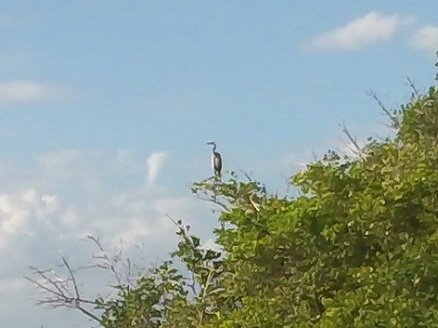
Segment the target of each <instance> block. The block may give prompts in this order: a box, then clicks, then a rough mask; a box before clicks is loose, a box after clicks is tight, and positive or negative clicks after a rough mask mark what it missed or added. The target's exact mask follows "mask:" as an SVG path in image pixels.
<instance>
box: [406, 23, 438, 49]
mask: <svg viewBox="0 0 438 328" xmlns="http://www.w3.org/2000/svg"><path fill="white" fill-rule="evenodd" d="M411 42H412V44H413V45H414V46H415V47H417V48H419V49H422V50H426V51H428V52H430V53H431V54H435V53H436V52H437V51H438V26H433V25H427V26H424V27H422V28H420V29H418V30H417V31H416V32H415V33H414V34H413V36H412V38H411Z"/></svg>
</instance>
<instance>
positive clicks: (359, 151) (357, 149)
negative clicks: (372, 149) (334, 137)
mask: <svg viewBox="0 0 438 328" xmlns="http://www.w3.org/2000/svg"><path fill="white" fill-rule="evenodd" d="M341 128H342V132H344V134H345V135H346V136H347V138H348V140H349V141H350V143H351V144H352V145H353V147H354V148H355V153H356V154H357V155H358V156H359V157H363V150H362V148H361V147H360V146H359V144H358V143H357V140H356V138H353V136H352V135H351V133H350V132H349V131H348V129H347V127H346V126H345V123H342V125H341Z"/></svg>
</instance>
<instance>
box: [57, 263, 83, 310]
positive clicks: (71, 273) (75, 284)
mask: <svg viewBox="0 0 438 328" xmlns="http://www.w3.org/2000/svg"><path fill="white" fill-rule="evenodd" d="M62 262H64V265H65V267H66V268H67V270H68V272H69V273H70V277H71V281H72V282H73V288H74V289H75V294H76V300H79V299H80V298H81V296H80V295H79V289H78V285H77V283H76V279H75V276H74V274H73V271H72V270H71V268H70V265H69V264H68V262H67V260H66V259H65V258H64V256H63V257H62ZM78 306H79V304H78Z"/></svg>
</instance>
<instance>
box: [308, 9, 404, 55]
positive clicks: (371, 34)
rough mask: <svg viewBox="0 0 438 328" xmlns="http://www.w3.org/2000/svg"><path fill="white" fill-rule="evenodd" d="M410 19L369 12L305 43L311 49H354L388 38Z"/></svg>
mask: <svg viewBox="0 0 438 328" xmlns="http://www.w3.org/2000/svg"><path fill="white" fill-rule="evenodd" d="M409 22H410V19H408V18H404V17H401V16H399V15H398V14H393V15H384V14H381V13H378V12H370V13H368V14H366V15H364V16H362V17H359V18H356V19H354V20H353V21H351V22H349V23H347V24H346V25H344V26H340V27H338V28H336V29H333V30H331V31H328V32H326V33H324V34H322V35H320V36H317V37H316V38H314V39H313V40H312V41H310V42H309V43H308V45H307V48H309V49H312V50H332V49H343V50H356V49H360V48H363V47H365V46H367V45H369V44H373V43H376V42H379V41H385V40H389V39H390V38H391V37H393V36H394V35H395V34H396V33H397V32H398V31H399V30H400V29H401V28H402V27H403V26H405V25H407V24H408V23H409Z"/></svg>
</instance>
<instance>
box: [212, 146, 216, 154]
mask: <svg viewBox="0 0 438 328" xmlns="http://www.w3.org/2000/svg"><path fill="white" fill-rule="evenodd" d="M213 154H216V145H213Z"/></svg>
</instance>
